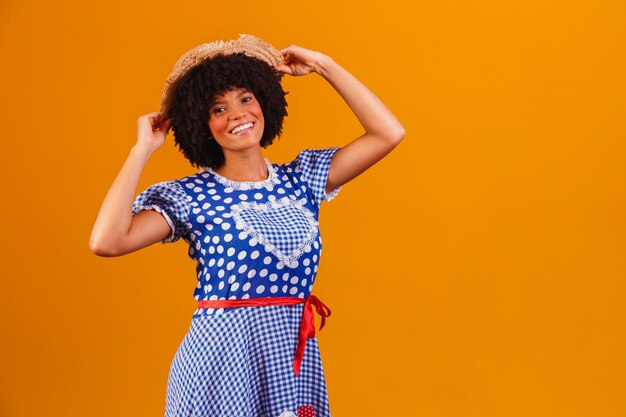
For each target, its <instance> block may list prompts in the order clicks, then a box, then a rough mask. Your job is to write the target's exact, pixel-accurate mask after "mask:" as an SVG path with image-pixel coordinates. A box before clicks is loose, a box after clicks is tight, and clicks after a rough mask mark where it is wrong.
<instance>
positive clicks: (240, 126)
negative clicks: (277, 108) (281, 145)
mask: <svg viewBox="0 0 626 417" xmlns="http://www.w3.org/2000/svg"><path fill="white" fill-rule="evenodd" d="M208 123H209V129H210V130H211V133H212V134H213V137H214V138H215V140H216V141H217V143H218V144H219V145H220V146H221V148H222V150H223V151H224V153H227V152H228V151H242V150H246V149H249V148H253V147H257V148H258V147H260V145H259V143H260V141H261V137H262V136H263V129H264V128H265V121H264V119H263V112H262V110H261V106H260V104H259V102H258V101H257V99H256V97H255V96H254V94H252V92H251V91H248V90H246V89H244V88H235V89H233V90H231V91H227V92H226V93H224V94H223V95H220V96H217V97H215V99H214V100H213V102H212V103H211V107H210V108H209V122H208Z"/></svg>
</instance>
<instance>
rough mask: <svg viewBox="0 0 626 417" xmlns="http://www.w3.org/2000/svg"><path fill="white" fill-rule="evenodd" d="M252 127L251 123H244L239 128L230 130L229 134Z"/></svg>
mask: <svg viewBox="0 0 626 417" xmlns="http://www.w3.org/2000/svg"><path fill="white" fill-rule="evenodd" d="M252 126H253V124H252V122H248V123H244V124H242V125H241V126H237V127H236V128H234V129H233V130H231V131H230V133H233V134H234V133H237V132H241V131H242V130H244V129H247V128H249V127H252Z"/></svg>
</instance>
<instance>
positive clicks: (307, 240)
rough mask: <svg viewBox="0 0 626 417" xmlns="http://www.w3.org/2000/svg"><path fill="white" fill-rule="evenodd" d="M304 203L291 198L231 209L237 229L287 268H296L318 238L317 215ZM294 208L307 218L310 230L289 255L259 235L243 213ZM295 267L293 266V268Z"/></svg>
mask: <svg viewBox="0 0 626 417" xmlns="http://www.w3.org/2000/svg"><path fill="white" fill-rule="evenodd" d="M304 204H305V203H304V202H303V201H302V200H292V199H291V198H287V197H283V198H281V199H278V200H274V201H269V202H267V203H264V204H259V203H256V202H252V203H249V202H247V201H244V202H241V203H239V204H235V205H233V206H232V207H231V211H230V212H231V214H232V215H233V218H234V220H235V226H236V227H237V229H240V230H243V231H245V232H246V233H248V234H249V235H252V236H253V237H254V238H256V240H257V241H258V242H259V243H260V244H261V245H263V246H264V247H265V249H266V250H267V251H269V252H271V253H273V254H274V255H276V257H277V258H278V259H280V260H281V261H282V262H283V263H284V264H285V266H287V267H289V268H294V267H295V261H296V260H298V258H300V256H302V254H303V253H304V252H305V248H306V247H307V246H309V245H312V244H313V241H314V240H315V238H316V237H317V230H318V227H317V226H318V224H319V223H318V222H317V221H316V220H315V214H313V213H312V212H311V211H310V210H309V209H307V208H306V207H304ZM289 206H293V207H296V208H297V209H299V210H300V212H302V213H303V214H304V215H305V216H306V219H307V221H308V223H309V230H308V231H307V233H306V235H305V236H304V238H303V239H302V240H301V241H300V243H299V244H298V246H297V247H296V248H295V249H294V250H293V252H291V253H289V254H285V253H283V252H281V251H280V250H279V249H278V248H277V247H276V246H274V245H273V244H272V242H270V241H269V240H268V239H267V238H266V237H265V235H263V234H261V233H259V232H258V231H257V230H256V229H254V227H253V226H252V225H250V224H248V223H247V222H246V221H245V220H244V219H243V218H242V217H241V212H242V211H244V210H247V209H252V210H256V211H261V212H268V211H272V210H274V209H277V208H282V207H289ZM292 265H293V266H292Z"/></svg>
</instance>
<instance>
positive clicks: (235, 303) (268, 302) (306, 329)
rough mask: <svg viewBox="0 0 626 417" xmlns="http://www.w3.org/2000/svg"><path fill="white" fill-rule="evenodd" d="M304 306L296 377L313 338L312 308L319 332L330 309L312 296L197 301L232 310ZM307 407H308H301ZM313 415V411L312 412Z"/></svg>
mask: <svg viewBox="0 0 626 417" xmlns="http://www.w3.org/2000/svg"><path fill="white" fill-rule="evenodd" d="M302 303H305V305H304V310H303V312H302V320H301V321H300V331H299V335H298V345H297V347H296V355H295V357H294V360H293V370H294V372H295V373H296V376H297V375H298V374H299V373H300V365H301V364H302V359H303V358H304V350H305V348H306V340H307V339H311V338H313V337H314V336H315V319H314V314H313V306H315V310H316V311H317V314H319V315H320V317H321V318H322V321H321V324H320V330H322V328H324V325H325V324H326V317H329V316H330V309H329V308H328V307H327V306H326V305H325V304H324V303H322V302H321V301H320V299H319V298H317V297H316V296H314V295H309V296H308V297H307V298H298V297H262V298H248V299H245V300H202V301H198V308H233V307H254V306H277V305H296V304H302ZM303 407H309V406H303ZM313 412H314V413H315V411H313Z"/></svg>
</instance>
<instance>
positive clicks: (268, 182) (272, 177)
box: [200, 159, 280, 191]
mask: <svg viewBox="0 0 626 417" xmlns="http://www.w3.org/2000/svg"><path fill="white" fill-rule="evenodd" d="M265 165H267V172H268V174H269V175H268V177H267V179H265V180H263V181H233V180H231V179H228V178H226V177H223V176H221V175H220V174H218V173H217V172H215V171H213V170H212V169H211V167H202V168H201V169H200V172H201V173H202V172H209V173H211V174H213V176H214V177H215V181H217V182H219V183H220V184H222V185H223V186H225V187H230V188H232V189H234V190H243V191H246V190H258V189H261V188H266V187H270V188H272V187H273V186H274V185H278V184H280V179H279V178H278V175H276V171H275V170H274V167H273V166H272V164H271V163H270V161H268V160H267V159H265Z"/></svg>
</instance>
